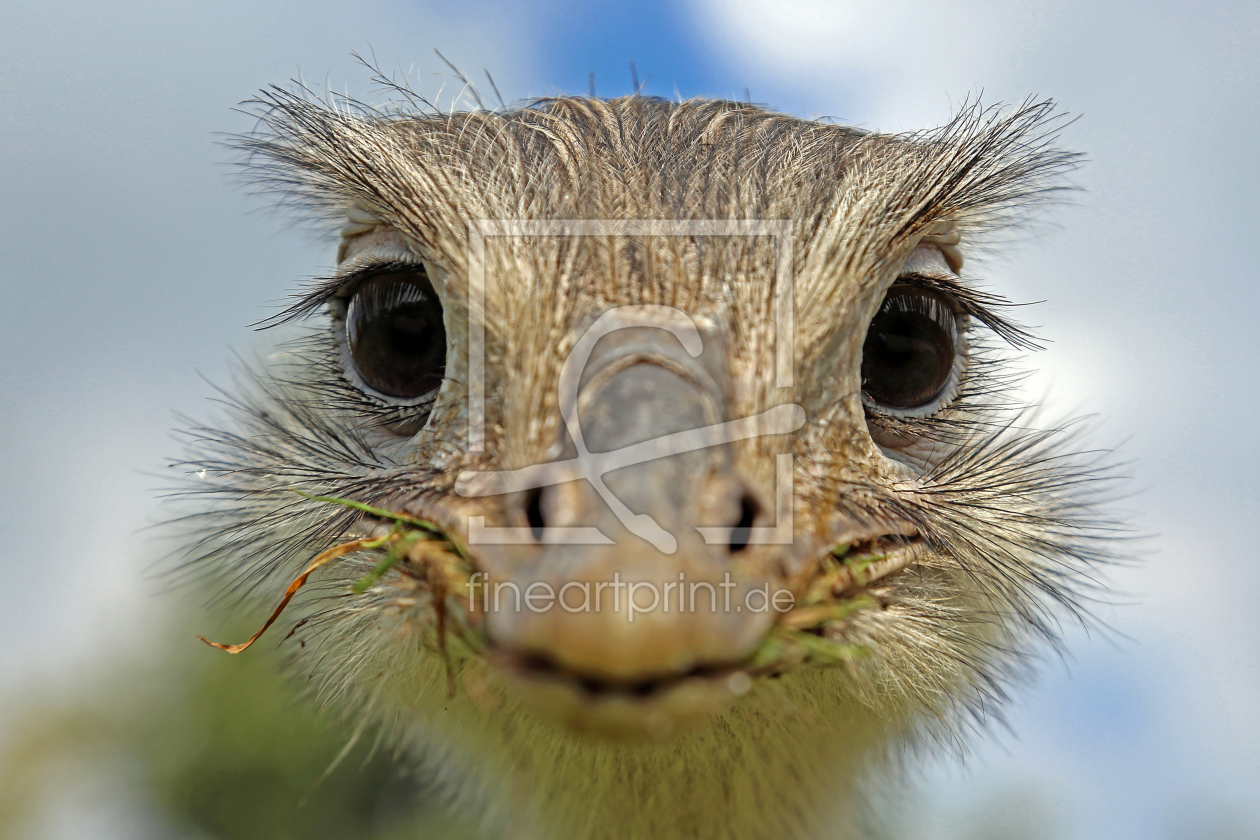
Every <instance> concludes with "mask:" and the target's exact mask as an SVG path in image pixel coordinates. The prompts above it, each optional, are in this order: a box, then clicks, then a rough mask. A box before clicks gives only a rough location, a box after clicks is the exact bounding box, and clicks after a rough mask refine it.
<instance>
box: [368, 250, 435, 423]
mask: <svg viewBox="0 0 1260 840" xmlns="http://www.w3.org/2000/svg"><path fill="white" fill-rule="evenodd" d="M347 317H348V320H349V323H348V324H347V328H348V330H349V336H350V351H351V355H352V356H353V358H354V364H355V367H356V368H357V369H358V371H359V375H360V376H362V377H363V380H364V381H365V382H366V383H367V384H368V385H370V386H371V387H372V388H373V389H374V390H376V391H379V392H380V393H382V394H386V395H388V396H391V397H402V398H404V399H406V398H413V397H420V396H424V395H425V394H427V393H429V392H430V391H433V390H434V389H436V388H437V387H438V386H439V385H441V383H442V374H443V372H444V370H445V368H446V330H445V328H444V327H443V325H442V309H441V306H440V305H439V304H438V303H437V297H436V296H435V295H434V293H433V290H432V288H431V287H429V284H428V282H427V280H425V279H424V277H423V275H420V276H419V277H418V278H413V277H408V278H407V279H400V278H398V277H397V276H386V277H377V278H374V279H372V280H370V281H368V282H367V283H365V284H364V285H363V287H362V288H360V289H359V291H358V292H356V293H355V296H354V298H353V300H352V301H351V304H350V308H349V311H348V313H347Z"/></svg>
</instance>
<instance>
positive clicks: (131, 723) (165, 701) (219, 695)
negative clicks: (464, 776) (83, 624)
mask: <svg viewBox="0 0 1260 840" xmlns="http://www.w3.org/2000/svg"><path fill="white" fill-rule="evenodd" d="M164 635H165V633H164ZM170 642H171V644H170V645H169V646H168V647H169V648H170V650H168V651H165V652H162V653H161V654H160V655H155V656H154V657H153V658H152V660H151V661H149V662H147V663H145V664H142V665H135V664H133V665H132V666H131V667H130V668H124V667H122V666H116V667H118V668H119V669H118V670H112V671H110V672H109V673H108V674H107V675H101V676H92V675H79V676H78V677H77V678H76V679H75V680H74V681H73V682H72V684H71V685H70V686H68V687H67V688H61V689H52V688H50V689H48V690H46V691H44V692H42V693H41V695H40V696H34V695H32V696H28V697H27V698H25V699H24V700H23V701H22V702H21V708H20V709H19V710H18V711H17V713H16V714H15V715H10V716H9V723H10V726H8V727H6V728H7V729H8V732H7V733H6V734H5V735H4V737H3V739H0V836H4V837H13V838H19V837H20V838H23V840H26V838H31V837H39V836H59V835H64V834H66V833H67V832H66V831H65V830H60V831H58V830H53V829H50V828H49V827H48V824H49V823H57V822H58V821H60V822H62V823H64V822H65V820H66V819H67V817H68V815H66V814H65V813H64V812H65V811H67V810H73V809H76V808H83V803H82V802H81V801H78V800H76V799H75V798H74V795H73V791H74V790H76V789H77V788H83V787H85V786H86V787H87V788H89V789H95V790H98V791H104V794H103V795H104V796H105V797H108V798H115V799H125V800H126V802H125V803H122V806H123V807H124V809H129V811H130V812H129V814H128V815H127V819H124V820H122V821H123V822H127V820H130V821H131V823H132V824H133V827H132V828H131V829H130V831H131V832H133V833H128V829H125V828H124V827H123V826H122V825H118V821H119V819H120V818H119V817H117V816H113V817H110V820H112V822H113V823H114V824H115V829H114V830H113V832H112V833H111V832H108V831H105V829H104V828H101V829H100V831H98V830H97V829H96V828H93V827H92V826H91V825H90V824H88V825H82V826H80V827H81V828H82V829H84V830H86V832H87V834H88V836H108V837H116V836H122V837H135V836H142V837H145V838H148V837H162V838H165V837H171V838H198V839H199V840H203V839H208V838H215V840H323V838H327V839H328V840H395V838H398V840H401V838H412V839H413V838H437V837H442V838H452V840H454V838H466V837H471V836H472V835H470V834H469V833H468V832H467V830H466V829H465V828H462V827H460V826H458V825H456V824H454V823H452V822H450V821H449V820H447V819H445V818H444V817H442V816H441V814H440V811H439V810H438V809H437V808H436V807H435V805H434V804H433V802H432V801H430V800H426V799H425V797H424V793H423V792H424V790H425V785H424V780H423V779H419V778H416V777H415V774H414V772H412V771H411V770H409V769H408V765H407V763H406V762H405V760H403V759H402V757H400V756H398V755H396V754H395V753H394V752H393V751H392V749H390V748H386V747H382V748H379V749H373V742H374V740H375V738H374V734H375V733H374V732H373V731H371V730H368V731H365V732H363V733H361V736H360V737H359V738H358V739H357V740H355V742H354V744H353V746H351V747H350V748H349V749H347V745H348V744H350V743H351V741H352V740H354V734H355V732H354V730H355V727H354V725H353V722H351V721H345V720H339V719H338V718H337V716H336V715H335V714H333V713H332V712H328V711H324V712H321V711H318V710H316V709H315V708H314V705H313V703H312V702H311V701H310V700H308V699H307V698H304V697H303V696H301V692H300V691H299V690H298V689H297V688H296V687H295V686H293V685H291V684H290V682H289V681H286V680H285V679H283V678H281V677H279V676H277V673H278V672H279V671H280V670H281V668H280V663H279V661H278V656H277V655H276V654H275V653H274V652H273V651H270V650H268V649H267V645H265V644H264V645H259V646H257V647H256V648H254V649H251V650H250V651H249V652H248V653H246V654H243V655H239V656H229V655H226V654H223V653H220V652H218V651H215V650H212V649H210V648H208V647H205V646H203V645H201V644H200V643H199V642H197V641H196V640H195V639H193V638H192V636H191V634H184V633H172V634H171V636H170ZM118 658H119V659H120V660H124V659H129V658H130V657H128V656H124V655H122V654H120V655H119V657H118ZM343 751H344V752H345V753H346V754H345V756H344V757H343V758H342V759H341V760H340V761H337V758H338V756H339V755H340V754H341V753H342V752H343ZM334 763H335V766H334ZM100 795H102V794H99V793H98V797H99V796H100ZM88 810H90V809H88ZM97 810H100V809H99V808H97ZM137 812H139V813H137ZM71 816H72V815H71ZM142 828H143V830H141V829H142ZM75 833H77V831H76V832H75Z"/></svg>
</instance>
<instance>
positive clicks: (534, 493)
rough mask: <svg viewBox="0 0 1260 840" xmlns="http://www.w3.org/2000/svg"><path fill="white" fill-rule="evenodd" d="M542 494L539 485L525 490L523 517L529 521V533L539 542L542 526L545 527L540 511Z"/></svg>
mask: <svg viewBox="0 0 1260 840" xmlns="http://www.w3.org/2000/svg"><path fill="white" fill-rule="evenodd" d="M542 494H543V491H542V488H541V487H535V488H533V489H531V490H526V491H525V519H526V521H528V522H529V531H530V533H531V534H533V535H534V539H536V540H539V541H540V542H541V541H542V537H543V528H544V527H546V521H545V520H544V519H543V512H542Z"/></svg>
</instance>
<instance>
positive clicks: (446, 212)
mask: <svg viewBox="0 0 1260 840" xmlns="http://www.w3.org/2000/svg"><path fill="white" fill-rule="evenodd" d="M401 93H402V95H403V97H404V98H403V101H402V103H401V104H400V105H397V106H395V107H393V108H392V109H390V110H385V111H382V110H371V109H367V108H365V107H362V106H358V105H355V104H354V103H335V104H331V105H330V104H327V103H321V102H317V101H313V100H312V99H310V98H308V97H305V96H298V95H292V94H289V93H286V92H283V91H280V90H273V91H271V92H270V93H268V94H266V96H265V97H264V99H263V100H262V109H261V115H262V128H261V130H260V131H259V132H258V133H256V134H254V135H251V136H249V137H246V138H243V139H242V140H241V145H242V147H243V148H244V150H246V151H247V152H248V168H249V171H250V172H251V173H252V174H253V175H254V176H256V177H257V178H259V179H260V180H261V181H262V182H263V183H264V184H266V185H267V186H269V187H273V188H276V189H278V190H280V191H282V192H283V193H284V194H285V195H286V196H287V198H288V199H289V200H291V201H293V202H295V203H297V204H299V205H300V206H302V207H303V208H305V210H307V211H309V212H310V213H312V214H313V215H314V216H315V217H316V218H318V219H320V220H323V221H326V222H329V223H331V224H333V225H339V226H340V246H339V248H338V251H337V266H336V269H335V272H333V273H331V274H330V276H328V277H326V278H323V279H319V280H317V281H314V282H313V283H312V284H311V285H310V286H309V287H308V288H306V289H304V290H303V291H302V292H301V293H300V294H299V296H298V298H297V299H296V300H295V302H294V303H293V305H292V306H291V307H290V308H289V309H288V310H287V311H286V312H285V313H284V315H283V316H282V318H281V320H290V319H292V320H302V319H305V321H306V327H305V328H304V329H306V332H304V333H302V334H301V335H300V336H298V337H296V338H294V339H291V341H290V343H289V345H288V346H287V348H286V352H285V353H282V354H279V355H278V356H274V357H272V360H271V362H269V364H268V366H267V367H266V368H265V369H263V370H260V371H257V372H255V374H254V375H253V376H252V377H251V378H250V379H249V381H248V382H247V383H245V384H244V385H243V387H242V389H241V393H240V394H239V395H237V396H236V397H235V398H234V400H233V408H234V417H233V418H232V419H231V421H230V423H229V424H228V425H226V426H223V427H212V428H202V429H199V430H197V432H196V434H195V435H194V437H195V440H194V442H193V445H192V448H193V454H192V455H191V457H190V459H189V463H190V464H192V465H193V466H194V468H195V474H196V476H197V478H196V479H195V480H196V481H197V487H196V488H195V489H196V493H197V494H198V495H197V498H198V499H199V501H198V504H199V505H200V508H199V512H198V513H197V516H198V517H199V518H200V519H199V521H201V522H202V523H203V524H204V526H205V528H204V530H203V531H202V532H201V533H200V534H199V536H198V537H197V540H196V542H195V546H194V548H193V549H192V555H193V557H194V558H195V559H196V561H197V562H199V563H201V564H203V566H205V567H209V568H214V569H215V570H218V571H219V572H222V573H223V574H225V575H227V576H228V577H230V578H231V579H232V581H233V583H234V584H235V585H238V586H243V587H247V588H248V589H249V590H250V591H253V592H255V593H257V594H259V595H260V596H261V598H262V599H263V602H266V603H274V599H275V598H276V597H277V596H278V594H279V591H280V589H281V588H282V587H283V586H284V584H285V583H287V582H288V581H289V580H291V579H292V578H293V577H294V575H296V574H297V573H298V572H301V571H302V570H303V568H304V567H307V571H310V570H311V569H312V568H313V567H314V566H319V568H318V570H317V571H314V573H313V579H314V580H317V581H318V582H319V585H318V586H310V587H308V589H307V590H304V591H303V592H302V593H299V595H298V597H297V599H296V601H295V603H293V604H292V605H291V606H290V607H289V612H288V613H287V614H286V616H285V619H286V620H287V621H290V623H291V626H292V632H290V634H289V637H288V639H287V640H286V642H285V644H286V645H287V646H289V647H291V648H292V649H293V655H294V658H295V660H296V667H298V668H302V669H305V670H306V671H307V672H308V673H309V675H310V676H311V677H312V678H313V679H312V684H313V685H318V686H320V687H321V688H322V691H323V693H324V695H325V696H326V697H328V698H330V699H335V700H337V701H338V702H340V703H343V704H346V705H347V706H350V707H353V708H355V709H357V710H359V711H358V713H359V714H362V715H365V716H368V717H371V718H372V719H376V720H383V721H385V722H386V725H387V726H389V727H392V728H390V729H389V730H387V731H389V732H391V733H393V736H394V737H396V738H397V739H398V741H399V742H400V743H401V744H404V745H405V746H406V747H407V748H408V749H409V750H410V751H411V754H412V755H414V756H415V760H416V761H418V762H421V763H423V764H425V765H427V766H428V767H429V768H431V769H432V770H433V771H434V774H435V775H436V777H437V778H438V779H439V781H440V782H441V783H442V784H443V785H445V786H446V787H447V789H448V790H449V791H450V792H451V794H452V797H453V801H454V802H456V803H457V805H458V806H460V807H463V808H464V809H465V811H466V812H467V813H470V814H474V815H478V816H480V817H482V818H483V819H484V822H485V825H486V827H487V830H489V831H490V832H491V833H494V832H499V833H507V834H509V835H510V836H514V837H523V836H529V837H533V836H538V837H564V838H569V837H581V838H594V837H609V838H612V837H652V838H655V840H664V838H672V837H714V838H719V837H720V838H743V837H749V838H751V837H776V838H779V837H797V836H815V835H817V836H837V835H845V836H847V835H846V832H848V831H850V830H851V826H852V825H853V823H854V822H855V820H854V819H853V816H852V814H853V809H854V808H855V807H856V805H855V798H854V792H855V791H856V789H857V788H858V786H859V785H858V782H859V780H860V779H862V778H866V777H869V776H871V774H874V773H877V772H878V767H879V765H880V763H881V762H885V761H886V760H887V759H888V758H889V756H890V755H891V754H893V753H898V752H903V751H902V750H901V749H900V747H902V746H903V745H905V744H908V743H909V744H914V743H921V742H925V741H928V742H931V741H938V742H939V741H941V740H945V741H949V740H951V739H953V738H954V737H955V736H956V735H957V734H958V733H959V732H962V731H964V730H965V729H966V728H967V727H968V726H969V724H970V723H972V722H978V721H980V720H981V719H983V718H986V717H988V716H990V715H991V714H992V713H993V711H994V707H995V705H996V703H997V702H998V701H1000V700H1001V699H1002V698H1003V697H1004V691H1005V686H1006V685H1007V684H1008V683H1009V681H1010V679H1011V677H1012V675H1014V674H1016V673H1018V672H1020V671H1021V670H1022V663H1023V662H1025V661H1026V659H1027V654H1028V652H1029V650H1030V649H1031V646H1032V645H1034V644H1035V643H1036V642H1037V641H1038V640H1043V641H1044V640H1046V639H1050V640H1051V641H1052V640H1053V636H1054V628H1055V626H1056V611H1058V612H1064V611H1066V612H1067V613H1075V612H1076V604H1077V599H1078V598H1079V596H1080V594H1081V592H1082V586H1083V584H1084V583H1085V582H1086V581H1088V580H1089V577H1088V575H1089V568H1090V566H1091V565H1092V564H1093V563H1095V562H1096V561H1097V560H1098V559H1099V552H1098V550H1097V547H1096V536H1097V534H1098V531H1099V527H1100V526H1099V521H1098V520H1097V519H1095V516H1094V514H1093V513H1092V509H1091V506H1090V504H1089V503H1088V501H1089V500H1088V499H1087V498H1086V497H1085V496H1084V495H1083V493H1084V492H1085V488H1087V487H1088V480H1089V478H1090V475H1089V471H1088V468H1087V465H1083V464H1082V463H1081V461H1080V459H1079V458H1077V457H1076V456H1075V453H1074V452H1073V451H1072V449H1071V443H1070V436H1066V435H1064V434H1063V433H1062V432H1060V431H1055V430H1048V431H1039V430H1036V429H1034V428H1031V427H1030V422H1029V421H1028V412H1027V411H1026V407H1025V406H1021V405H1020V404H1019V403H1018V400H1017V394H1016V392H1015V390H1014V385H1013V379H1012V375H1011V373H1010V372H1009V370H1008V368H1007V367H1005V362H1006V361H1007V359H1008V358H1009V357H1010V356H1011V355H1012V354H1013V352H1014V351H1013V348H1014V349H1018V348H1021V347H1024V348H1026V347H1028V346H1030V344H1031V339H1030V337H1029V336H1028V334H1027V333H1026V332H1025V331H1024V330H1022V329H1021V328H1019V327H1017V326H1016V325H1014V324H1013V323H1012V322H1011V321H1010V320H1008V319H1007V318H1006V316H1005V315H1004V314H1003V313H1004V311H1005V303H1004V301H1003V299H1001V298H1000V297H997V296H995V295H993V294H991V293H988V292H985V291H980V290H979V289H978V288H977V279H976V278H975V277H974V276H973V275H972V274H970V273H969V272H967V271H966V270H964V265H967V266H968V267H970V265H971V264H972V263H973V262H974V261H973V260H972V259H971V258H972V257H973V256H974V255H975V254H976V253H977V252H978V250H979V249H980V248H981V246H982V245H984V246H986V247H992V245H993V244H994V243H995V242H996V241H998V240H997V239H995V237H1000V234H1001V232H1002V231H1003V230H1005V229H1008V228H1009V227H1010V226H1012V225H1015V224H1018V223H1019V222H1021V221H1022V220H1024V219H1025V218H1027V216H1028V215H1029V213H1030V212H1031V211H1032V209H1033V208H1034V207H1035V206H1036V205H1037V204H1038V203H1039V202H1040V201H1041V200H1042V199H1044V198H1045V197H1046V196H1047V195H1048V194H1049V193H1051V192H1053V191H1054V190H1056V189H1058V188H1059V179H1060V177H1061V176H1062V174H1063V173H1064V171H1065V170H1067V169H1068V168H1070V167H1071V166H1072V165H1073V161H1074V156H1073V155H1071V154H1068V153H1064V152H1062V151H1059V150H1058V149H1057V148H1056V147H1055V146H1054V143H1053V125H1054V122H1053V119H1054V115H1053V111H1052V107H1051V106H1050V104H1049V103H1040V104H1032V103H1026V104H1025V105H1024V106H1022V107H1019V108H1015V109H1012V110H1010V111H998V110H993V109H980V108H976V107H972V108H967V109H965V110H964V111H963V112H962V113H961V114H960V115H959V116H957V117H956V118H955V119H954V120H953V121H951V122H950V123H949V124H948V125H946V126H944V127H942V128H940V129H937V130H933V131H927V132H924V133H919V134H910V135H896V136H893V135H879V134H872V133H866V132H863V131H859V130H856V129H853V128H846V127H841V126H835V125H827V124H820V123H816V122H810V121H803V120H798V119H794V118H791V117H787V116H783V115H780V114H776V113H773V112H770V111H767V110H764V109H762V108H759V107H756V106H753V105H750V104H745V103H737V102H726V101H691V102H667V101H662V100H657V99H651V98H645V97H638V96H636V97H629V98H623V99H615V100H598V99H593V98H591V99H587V98H560V99H552V100H545V101H539V102H535V103H532V104H530V105H529V106H527V107H523V108H520V109H515V110H507V109H505V110H500V111H488V110H473V111H469V112H464V113H436V112H434V111H433V110H432V109H428V108H427V107H425V106H424V104H423V103H422V102H418V101H416V100H415V99H414V98H411V97H410V96H409V95H408V94H407V92H406V91H401ZM293 491H299V493H300V494H299V493H295V492H293ZM311 497H317V498H311ZM316 557H318V558H319V561H318V563H315V564H312V563H311V561H312V558H316ZM301 580H305V576H303V578H301ZM292 589H293V587H291V589H290V594H291V593H292Z"/></svg>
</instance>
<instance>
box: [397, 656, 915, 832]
mask: <svg viewBox="0 0 1260 840" xmlns="http://www.w3.org/2000/svg"><path fill="white" fill-rule="evenodd" d="M844 677H845V675H844V674H843V673H841V672H840V671H805V672H796V673H791V674H788V675H785V676H784V677H782V678H781V679H778V680H766V681H762V682H760V683H759V684H758V685H756V686H755V687H754V689H753V690H752V691H751V692H750V693H749V694H748V695H747V696H746V697H744V698H742V699H741V701H740V702H739V703H738V704H737V705H736V706H735V707H733V708H732V709H730V710H729V711H728V712H726V713H725V714H723V715H720V716H718V717H715V718H713V719H712V720H710V721H709V722H707V723H706V724H704V725H701V726H700V727H698V728H696V729H695V730H693V731H692V732H690V733H688V734H686V735H684V736H681V737H679V738H677V739H675V740H672V741H668V742H665V743H661V744H622V743H617V742H615V741H608V740H600V739H593V738H588V737H583V736H578V735H574V734H572V733H570V732H568V731H567V730H564V729H561V728H559V727H557V726H555V725H553V724H550V723H547V722H544V721H541V720H538V719H537V718H536V717H534V716H532V715H531V714H530V713H528V712H526V711H525V710H522V709H520V708H518V707H514V706H513V704H512V703H511V701H510V700H503V698H502V696H500V698H499V700H500V702H498V703H492V704H490V705H491V708H489V709H485V708H478V702H468V700H467V698H464V697H461V696H459V695H457V696H456V697H455V698H454V699H450V700H448V701H447V702H446V703H445V704H443V705H439V706H438V707H437V708H434V709H432V710H431V714H432V717H431V718H429V719H428V720H427V721H426V722H425V723H424V724H420V723H417V724H415V726H414V727H413V728H412V730H411V736H412V738H411V740H412V741H413V744H414V745H415V746H416V747H417V748H418V749H417V755H418V756H419V758H420V761H421V762H422V764H423V767H424V769H425V770H426V771H427V774H432V777H434V778H435V779H436V780H437V782H438V785H439V787H440V788H444V789H445V792H446V793H448V794H450V795H451V796H452V797H453V798H454V799H455V800H456V801H457V802H460V803H463V806H462V807H461V810H463V811H464V812H465V813H469V814H474V815H480V817H481V819H482V820H483V821H484V823H485V826H486V828H487V829H488V830H487V836H489V837H497V836H504V837H511V838H513V840H527V839H528V840H560V839H561V838H563V840H683V838H690V839H691V840H753V839H754V838H767V839H768V838H774V840H793V838H821V837H826V838H831V840H835V839H836V838H846V837H852V836H857V834H858V828H859V822H860V819H859V815H860V812H861V808H860V797H859V796H858V789H857V788H858V783H857V779H859V778H862V779H864V780H866V781H869V780H870V776H871V772H872V770H873V769H875V767H874V765H878V764H880V763H881V762H882V760H883V758H884V756H886V755H887V754H888V751H889V750H888V747H889V744H890V742H891V741H892V740H893V739H894V738H896V737H897V732H896V731H895V730H896V728H897V727H896V724H895V723H893V722H891V721H889V720H887V719H881V718H877V717H876V716H875V715H873V714H872V713H871V712H870V711H869V710H868V709H866V708H865V707H864V706H862V705H860V704H856V703H854V702H853V701H852V695H851V693H850V692H849V691H847V690H846V689H845V688H844V686H843V680H844ZM413 699H414V695H413ZM476 699H477V700H480V701H481V702H482V704H483V705H484V698H476ZM426 717H427V715H426Z"/></svg>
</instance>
